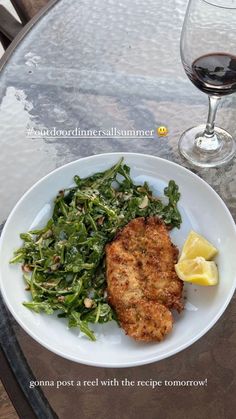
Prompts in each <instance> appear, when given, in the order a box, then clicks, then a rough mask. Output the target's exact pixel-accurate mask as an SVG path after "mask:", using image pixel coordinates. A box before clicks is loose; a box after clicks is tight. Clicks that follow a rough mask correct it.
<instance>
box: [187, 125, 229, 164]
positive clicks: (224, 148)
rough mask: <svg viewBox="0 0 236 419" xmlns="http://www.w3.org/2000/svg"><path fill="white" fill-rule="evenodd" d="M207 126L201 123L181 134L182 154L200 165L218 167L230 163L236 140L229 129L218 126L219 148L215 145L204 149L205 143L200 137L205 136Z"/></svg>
mask: <svg viewBox="0 0 236 419" xmlns="http://www.w3.org/2000/svg"><path fill="white" fill-rule="evenodd" d="M205 128H206V126H205V125H199V126H197V127H194V128H190V129H188V130H187V131H185V132H184V133H183V134H182V135H181V137H180V140H179V152H180V154H181V155H182V156H183V157H184V158H185V159H187V160H188V161H189V162H190V163H192V164H194V165H195V166H200V167H216V166H221V165H222V164H225V163H228V162H229V161H230V160H231V159H232V158H233V157H234V154H235V152H236V143H235V140H234V139H233V138H232V136H231V135H230V134H229V133H228V132H227V131H225V130H223V129H222V128H217V127H216V128H215V137H217V148H216V147H215V146H213V149H210V148H209V149H208V150H204V148H203V143H202V142H201V141H199V139H201V138H203V133H204V131H205ZM215 139H216V138H215ZM209 141H210V138H209ZM213 143H214V139H213ZM213 143H212V144H213ZM214 148H216V149H214Z"/></svg>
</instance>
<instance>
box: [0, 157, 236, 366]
mask: <svg viewBox="0 0 236 419" xmlns="http://www.w3.org/2000/svg"><path fill="white" fill-rule="evenodd" d="M104 156H117V157H118V156H120V157H124V158H125V157H126V156H132V157H135V156H139V157H140V156H142V157H144V158H151V159H153V160H157V161H162V162H164V163H165V164H167V165H170V166H175V167H176V168H177V169H178V170H182V171H183V172H185V173H186V174H189V173H190V174H191V176H192V177H193V178H195V179H197V180H198V181H200V183H202V184H204V186H205V187H207V188H208V189H209V190H211V193H213V194H214V195H215V197H216V199H217V200H219V201H220V203H221V205H222V206H223V208H224V210H225V212H226V214H227V216H228V218H229V220H230V222H231V224H232V229H233V230H234V234H235V238H236V225H235V222H234V219H233V216H232V214H231V212H230V211H229V209H228V207H227V205H226V204H225V202H224V201H223V199H222V198H221V197H220V195H219V194H218V193H217V192H216V191H215V190H214V189H213V188H212V186H210V185H209V184H208V183H207V182H206V181H205V180H204V179H202V178H201V177H200V176H198V175H197V174H195V173H193V172H192V171H191V170H190V169H187V168H186V167H184V166H181V165H180V164H178V163H175V162H172V161H171V160H168V159H165V158H162V157H159V156H154V155H151V154H144V153H133V152H114V153H113V152H109V153H100V154H93V155H90V156H86V157H81V158H79V159H76V160H73V161H71V162H69V163H66V164H64V165H62V166H59V167H57V168H56V169H54V170H52V171H50V172H49V173H48V174H46V175H45V176H43V177H42V178H40V179H39V180H38V181H37V182H35V183H34V184H33V185H32V186H31V187H30V188H29V189H28V190H26V192H24V194H23V195H22V196H21V198H20V199H19V200H18V201H17V202H16V204H15V205H14V207H13V208H12V210H11V211H10V213H9V215H8V217H7V220H6V223H5V225H4V227H3V230H2V234H1V237H0V256H1V252H2V247H3V245H4V237H5V234H6V232H7V229H8V225H9V224H10V222H11V219H12V217H13V216H14V214H15V212H16V211H17V210H18V207H19V206H20V204H21V203H22V201H24V199H25V198H26V197H27V196H28V195H29V194H30V193H31V191H32V190H34V189H35V188H37V186H38V185H39V184H40V183H42V182H44V181H45V180H46V179H47V178H49V177H51V176H54V175H55V174H56V173H57V172H59V171H61V170H63V169H64V168H65V167H68V166H73V165H76V164H77V163H78V162H81V161H86V160H93V159H96V158H97V157H99V158H102V157H104ZM1 277H2V275H1V270H0V291H1V294H2V297H3V300H4V303H5V304H6V306H7V308H8V309H9V311H10V313H11V314H12V316H13V317H14V319H15V320H16V321H17V323H18V324H19V325H20V326H21V327H22V328H23V330H24V331H25V332H26V333H27V334H28V335H29V336H31V337H32V338H33V339H34V340H35V341H36V342H38V343H39V344H40V345H42V346H43V347H45V348H46V349H48V350H49V351H51V352H53V353H55V354H57V355H59V356H61V357H63V358H65V359H68V360H70V361H73V362H76V363H80V364H83V365H89V366H94V367H103V368H104V367H105V368H128V367H129V368H130V367H136V366H141V365H147V364H151V363H153V362H158V361H161V360H163V359H167V358H169V357H170V356H173V355H176V354H177V353H179V352H181V351H183V350H184V349H186V348H188V347H190V346H192V344H193V343H195V342H196V341H197V340H199V339H200V338H201V337H203V336H204V335H205V334H206V333H207V332H208V331H209V330H210V329H211V328H212V327H213V326H214V325H215V324H216V322H217V321H218V320H219V319H220V317H221V316H222V315H223V313H224V311H225V310H226V308H227V307H228V305H229V303H230V301H231V299H232V297H233V294H234V291H235V288H236V275H235V278H234V281H232V285H231V289H230V292H229V293H228V296H227V298H226V300H225V302H224V304H223V305H222V306H221V309H220V310H219V311H218V313H217V314H216V315H215V316H214V317H213V319H212V320H211V322H210V323H209V324H207V326H206V327H205V328H203V330H201V331H200V332H199V333H198V334H197V335H196V336H194V337H193V338H192V339H190V340H189V341H187V342H185V343H182V345H180V346H179V347H178V349H177V350H176V349H170V350H169V351H167V352H165V353H164V354H161V355H159V356H158V359H156V357H155V355H152V356H151V357H150V358H148V359H145V360H136V361H132V360H130V361H128V362H127V361H125V362H122V363H119V364H117V363H115V362H110V363H109V362H102V363H101V362H97V361H92V360H86V359H83V360H82V361H81V360H78V358H77V357H76V356H74V355H70V354H67V353H65V352H63V351H61V350H60V349H57V348H54V347H53V349H52V347H51V346H50V345H49V344H48V343H47V342H45V341H44V340H42V339H41V338H40V337H39V336H38V335H37V334H36V333H34V332H33V331H31V329H30V328H29V327H28V326H26V325H25V324H24V322H23V321H22V320H21V317H20V316H18V314H17V312H16V311H15V309H14V307H13V306H12V305H11V303H10V301H9V300H8V297H7V293H6V292H5V289H4V286H3V283H2V279H1Z"/></svg>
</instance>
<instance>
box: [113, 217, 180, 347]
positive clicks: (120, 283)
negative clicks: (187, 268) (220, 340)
mask: <svg viewBox="0 0 236 419" xmlns="http://www.w3.org/2000/svg"><path fill="white" fill-rule="evenodd" d="M177 258H178V249H177V248H176V247H175V246H174V245H173V243H172V242H171V239H170V237H169V233H168V230H167V228H166V226H165V224H164V223H163V222H162V221H161V220H160V219H159V218H158V217H149V218H146V219H145V218H143V217H140V218H136V219H134V220H132V221H130V222H129V223H128V224H127V225H126V226H125V227H124V228H123V229H122V230H121V231H120V232H119V233H118V234H117V236H116V237H115V239H114V240H113V241H112V242H111V243H109V244H108V245H107V246H106V274H107V292H108V301H109V304H110V305H111V306H112V307H113V308H114V310H115V311H116V314H117V317H118V320H119V323H120V325H121V327H122V328H123V329H124V330H125V332H126V334H127V335H128V336H130V337H133V338H134V339H136V340H138V341H145V342H149V341H161V340H162V339H163V338H164V337H165V335H167V334H168V333H169V332H170V331H171V329H172V325H173V317H172V313H171V309H176V310H177V311H178V312H180V311H181V310H182V309H183V303H182V290H183V282H182V281H181V280H180V279H179V278H178V277H177V275H176V272H175V268H174V265H175V263H177Z"/></svg>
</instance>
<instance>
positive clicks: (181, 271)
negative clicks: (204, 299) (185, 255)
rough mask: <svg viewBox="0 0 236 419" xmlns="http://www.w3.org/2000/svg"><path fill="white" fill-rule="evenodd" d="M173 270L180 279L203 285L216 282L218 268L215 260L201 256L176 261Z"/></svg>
mask: <svg viewBox="0 0 236 419" xmlns="http://www.w3.org/2000/svg"><path fill="white" fill-rule="evenodd" d="M175 271H176V273H177V275H178V277H179V278H180V279H182V281H186V282H192V283H193V284H197V285H205V286H206V285H216V284H218V269H217V266H216V264H215V262H213V261H210V262H209V261H207V260H205V259H204V258H203V257H201V256H200V257H196V258H195V259H186V260H182V261H180V262H178V263H177V264H176V265H175Z"/></svg>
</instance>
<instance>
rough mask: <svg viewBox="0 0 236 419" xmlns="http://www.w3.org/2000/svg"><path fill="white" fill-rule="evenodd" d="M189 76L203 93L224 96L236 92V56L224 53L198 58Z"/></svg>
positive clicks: (188, 72)
mask: <svg viewBox="0 0 236 419" xmlns="http://www.w3.org/2000/svg"><path fill="white" fill-rule="evenodd" d="M187 74H188V76H189V78H190V79H191V81H192V82H193V83H194V84H195V86H196V87H198V88H199V89H200V90H202V91H203V92H205V93H207V94H210V95H216V96H223V95H229V94H231V93H234V92H235V91H236V56H234V55H230V54H224V53H214V54H208V55H203V56H202V57H199V58H197V59H196V60H195V61H194V62H193V64H192V68H191V69H190V71H187Z"/></svg>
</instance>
